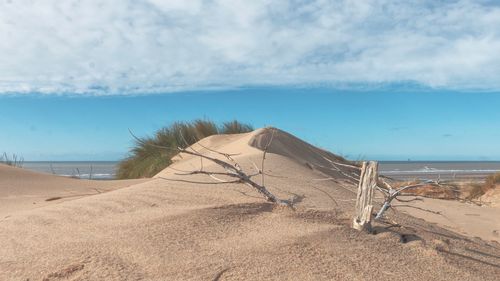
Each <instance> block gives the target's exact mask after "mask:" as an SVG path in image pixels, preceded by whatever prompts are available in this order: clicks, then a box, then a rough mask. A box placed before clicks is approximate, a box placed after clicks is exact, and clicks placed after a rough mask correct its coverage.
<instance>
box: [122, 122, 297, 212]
mask: <svg viewBox="0 0 500 281" xmlns="http://www.w3.org/2000/svg"><path fill="white" fill-rule="evenodd" d="M129 131H130V130H129ZM130 134H131V135H132V137H134V138H135V140H136V141H138V142H139V143H141V144H144V145H152V146H155V147H157V148H161V149H167V150H170V151H172V150H173V151H176V152H178V153H184V154H188V155H192V156H195V157H200V159H204V160H207V161H210V162H212V163H214V164H216V165H218V166H220V167H222V168H223V169H224V170H225V172H211V171H204V170H203V167H201V169H200V170H198V171H189V172H184V173H183V174H184V175H194V174H204V175H208V176H210V177H211V178H214V179H215V180H217V181H219V183H237V182H240V183H244V184H246V185H248V186H250V187H252V188H253V189H255V190H256V191H257V192H259V193H260V194H261V195H263V196H264V198H265V199H266V200H267V201H269V202H272V203H276V204H280V205H285V206H291V205H292V203H291V202H290V201H287V200H282V199H279V198H278V197H277V196H275V195H274V194H273V193H271V192H270V191H269V190H268V189H267V188H266V187H265V186H264V172H263V168H264V167H263V165H264V161H265V154H266V152H267V148H268V147H269V146H270V144H271V141H272V138H271V141H270V142H269V143H268V145H267V146H266V148H265V150H264V154H263V157H262V169H261V171H260V173H261V174H262V183H261V184H258V183H257V182H255V181H254V180H252V178H251V177H252V176H253V175H249V174H247V173H245V171H243V169H242V168H241V166H240V165H239V164H238V163H237V162H236V161H235V160H234V159H233V158H232V157H231V156H233V155H234V154H228V153H223V152H219V151H216V150H213V149H208V150H209V151H211V152H214V153H216V154H218V155H221V156H224V157H225V158H226V159H227V161H225V160H221V159H218V158H215V157H211V156H208V155H205V154H202V153H200V152H199V151H197V150H196V149H194V148H193V146H188V145H187V142H186V143H185V146H186V148H182V147H177V149H173V148H171V147H166V146H160V145H155V144H149V143H146V142H144V141H143V140H141V139H140V138H138V137H137V136H135V135H134V134H133V133H132V132H131V131H130ZM273 135H274V131H273ZM181 138H182V139H184V138H183V137H182V135H181ZM184 141H185V140H184ZM198 144H200V143H199V142H198ZM201 146H202V147H204V146H203V145H201ZM204 148H205V149H207V147H204ZM216 175H219V176H227V177H231V178H236V180H233V181H225V180H222V179H219V178H217V177H216ZM163 179H166V178H163ZM167 180H169V179H167ZM179 181H183V180H179Z"/></svg>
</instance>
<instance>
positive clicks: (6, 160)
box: [0, 152, 24, 168]
mask: <svg viewBox="0 0 500 281" xmlns="http://www.w3.org/2000/svg"><path fill="white" fill-rule="evenodd" d="M0 163H2V164H5V165H9V166H12V167H19V168H22V167H23V165H24V158H23V157H22V156H19V155H17V154H12V157H9V155H7V153H6V152H4V153H3V154H2V155H0Z"/></svg>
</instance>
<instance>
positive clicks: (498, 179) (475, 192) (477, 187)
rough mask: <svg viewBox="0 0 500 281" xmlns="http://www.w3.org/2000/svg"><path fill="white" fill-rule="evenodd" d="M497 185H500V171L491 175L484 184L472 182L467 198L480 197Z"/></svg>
mask: <svg viewBox="0 0 500 281" xmlns="http://www.w3.org/2000/svg"><path fill="white" fill-rule="evenodd" d="M497 185H500V172H498V173H495V174H491V175H489V176H488V177H487V178H486V180H485V181H484V183H483V184H480V183H474V184H471V185H470V189H469V194H468V196H466V199H469V200H472V199H476V198H479V197H481V196H482V195H484V194H485V193H486V192H488V190H490V189H494V188H496V186H497Z"/></svg>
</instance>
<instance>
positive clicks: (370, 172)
mask: <svg viewBox="0 0 500 281" xmlns="http://www.w3.org/2000/svg"><path fill="white" fill-rule="evenodd" d="M377 181H378V163H377V162H375V161H369V162H363V166H362V167H361V175H360V177H359V185H358V196H357V198H356V213H355V215H354V220H353V222H352V227H353V228H354V229H357V230H360V231H361V230H365V231H368V232H371V219H372V210H373V205H372V199H373V191H374V190H375V187H376V186H377Z"/></svg>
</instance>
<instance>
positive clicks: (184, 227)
mask: <svg viewBox="0 0 500 281" xmlns="http://www.w3.org/2000/svg"><path fill="white" fill-rule="evenodd" d="M270 134H272V129H269V128H267V129H260V130H256V131H254V132H252V133H246V134H240V135H230V136H229V135H219V136H212V137H208V138H206V139H203V140H201V141H200V143H201V144H202V145H203V146H200V145H199V144H194V145H193V146H192V148H193V149H196V150H197V151H199V152H201V153H206V154H209V155H211V156H216V153H214V152H212V151H210V150H207V149H206V148H204V147H208V148H210V149H211V150H217V151H222V152H226V153H235V154H237V155H235V156H234V159H235V160H236V161H238V163H240V165H241V166H242V168H243V169H245V170H246V171H252V170H254V171H255V169H256V168H255V164H256V165H259V163H260V160H261V159H262V150H261V149H262V148H263V147H265V146H263V145H265V144H267V140H268V139H269V138H270V137H271V135H270ZM274 134H275V135H274V138H275V139H274V140H273V143H272V145H271V146H270V147H269V149H268V151H269V153H268V155H267V157H266V162H265V163H266V166H265V167H266V168H265V171H264V172H265V173H266V174H267V177H266V186H267V187H268V188H269V190H271V191H272V192H273V193H275V194H277V195H278V196H280V198H289V197H295V198H297V200H296V206H295V207H296V210H291V209H289V208H283V207H277V206H275V205H273V204H270V203H268V202H266V201H265V200H263V198H262V197H261V196H260V195H259V194H258V193H257V192H255V191H254V190H252V189H251V188H249V187H248V186H246V185H243V184H238V183H231V184H228V183H220V182H217V181H216V180H213V179H211V178H209V177H207V176H206V175H180V174H179V171H191V170H194V169H199V168H200V167H201V166H202V165H203V168H204V169H213V170H217V169H219V168H220V167H218V166H216V165H213V164H210V163H207V161H205V162H204V163H201V161H200V159H198V158H196V157H192V156H190V155H182V154H181V155H179V156H178V157H176V159H175V162H174V164H173V165H172V166H171V167H170V168H167V169H165V170H163V171H162V172H160V173H159V174H158V175H156V176H155V177H154V178H153V179H150V180H146V181H143V182H140V183H137V184H133V185H131V186H128V187H123V188H119V189H116V190H112V191H109V192H103V193H99V194H95V195H91V196H86V197H82V198H78V199H74V200H68V201H64V202H58V203H57V204H49V205H47V206H43V207H40V208H36V209H23V210H18V211H13V212H11V213H10V214H9V217H3V216H2V217H0V276H2V278H4V280H27V279H29V280H277V279H279V280H369V279H384V280H409V279H411V280H498V279H497V278H498V276H500V263H499V260H498V259H499V254H498V253H499V252H500V245H499V244H498V243H495V242H490V241H485V240H482V239H479V238H471V237H467V236H464V235H461V234H457V233H455V232H452V231H449V230H446V229H443V228H441V227H439V226H437V225H433V224H430V223H427V222H425V221H424V220H421V219H417V218H414V217H411V216H408V215H405V214H403V213H401V212H392V213H390V216H391V220H393V221H395V222H397V223H399V224H400V225H401V226H402V227H389V225H377V226H376V234H375V235H373V234H366V233H359V232H357V231H355V230H353V229H351V228H350V223H351V216H352V210H353V209H354V202H355V201H354V200H355V197H356V186H354V185H353V184H352V183H350V181H349V179H348V178H346V177H345V176H343V174H342V173H339V172H338V171H336V170H334V171H333V172H331V169H325V168H321V166H326V165H327V164H330V162H329V161H328V160H330V161H333V160H335V161H339V162H342V161H344V160H343V159H341V158H340V157H337V156H335V155H333V154H329V153H327V152H325V151H324V150H321V149H318V148H315V147H313V146H311V145H309V144H306V143H305V142H302V141H301V140H299V139H297V138H295V137H293V136H291V135H289V134H288V133H286V132H283V131H277V132H275V133H274ZM259 148H260V149H259ZM217 157H221V156H220V155H219V156H217ZM325 158H326V159H328V160H326V159H325ZM342 163H343V162H342ZM346 163H347V162H346ZM9 171H10V169H9ZM329 172H331V173H330V174H327V173H329ZM342 172H343V173H349V172H351V171H350V170H349V168H348V167H346V168H345V170H342ZM6 174H8V173H7V172H6V173H2V174H0V180H1V181H3V180H4V179H3V177H4V176H5V177H8V176H6ZM325 178H332V179H331V180H325ZM256 180H258V178H256ZM200 183H205V184H200ZM12 184H15V182H14V181H12ZM65 184H66V183H65ZM68 184H70V183H69V182H68ZM71 184H72V183H71ZM60 187H63V186H62V185H61V186H60ZM2 188H3V186H2ZM23 188H25V189H26V190H27V191H26V192H28V193H31V192H33V193H34V192H35V191H32V190H31V189H35V187H34V185H27V186H25V187H23ZM13 189H15V186H10V187H9V190H6V191H2V192H5V193H9V192H10V191H12V190H13ZM21 196H22V195H21ZM14 197H15V195H14Z"/></svg>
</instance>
